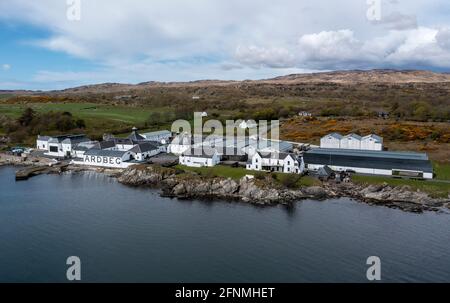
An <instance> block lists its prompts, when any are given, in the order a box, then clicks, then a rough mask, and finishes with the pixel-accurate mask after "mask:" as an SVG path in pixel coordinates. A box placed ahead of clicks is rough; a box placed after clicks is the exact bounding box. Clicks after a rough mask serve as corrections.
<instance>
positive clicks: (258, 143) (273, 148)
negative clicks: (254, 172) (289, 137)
mask: <svg viewBox="0 0 450 303" xmlns="http://www.w3.org/2000/svg"><path fill="white" fill-rule="evenodd" d="M293 148H294V147H293V145H292V143H289V142H286V141H279V140H267V139H261V140H258V139H250V141H249V142H248V145H246V146H245V147H243V148H242V150H243V151H244V152H245V153H246V154H247V155H248V156H249V158H251V157H253V155H254V154H255V153H257V152H261V153H289V152H291V151H292V150H293Z"/></svg>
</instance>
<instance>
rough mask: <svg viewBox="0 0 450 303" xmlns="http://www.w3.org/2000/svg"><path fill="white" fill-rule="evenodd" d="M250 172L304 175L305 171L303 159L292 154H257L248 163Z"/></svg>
mask: <svg viewBox="0 0 450 303" xmlns="http://www.w3.org/2000/svg"><path fill="white" fill-rule="evenodd" d="M247 169H248V170H257V171H270V172H282V173H287V174H302V173H303V172H304V170H305V163H304V162H303V157H299V156H297V155H295V154H291V153H268V154H266V153H260V152H257V153H255V154H254V155H253V157H251V158H250V159H249V161H248V162H247Z"/></svg>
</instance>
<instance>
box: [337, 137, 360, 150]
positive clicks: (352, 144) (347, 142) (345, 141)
mask: <svg viewBox="0 0 450 303" xmlns="http://www.w3.org/2000/svg"><path fill="white" fill-rule="evenodd" d="M341 148H342V149H361V140H359V139H356V138H353V137H344V138H342V139H341Z"/></svg>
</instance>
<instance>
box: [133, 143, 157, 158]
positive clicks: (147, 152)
mask: <svg viewBox="0 0 450 303" xmlns="http://www.w3.org/2000/svg"><path fill="white" fill-rule="evenodd" d="M130 152H131V154H132V157H133V158H134V159H135V160H137V161H144V160H146V159H150V158H151V157H154V156H156V155H158V154H160V153H161V148H160V145H159V144H158V143H156V142H142V143H139V144H136V145H135V146H134V147H133V148H132V149H130Z"/></svg>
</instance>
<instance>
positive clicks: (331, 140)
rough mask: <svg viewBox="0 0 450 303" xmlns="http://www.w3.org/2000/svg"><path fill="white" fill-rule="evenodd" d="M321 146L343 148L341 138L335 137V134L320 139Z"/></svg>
mask: <svg viewBox="0 0 450 303" xmlns="http://www.w3.org/2000/svg"><path fill="white" fill-rule="evenodd" d="M320 147H321V148H341V140H339V139H337V138H335V137H333V136H329V135H327V136H325V137H323V138H322V139H320Z"/></svg>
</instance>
